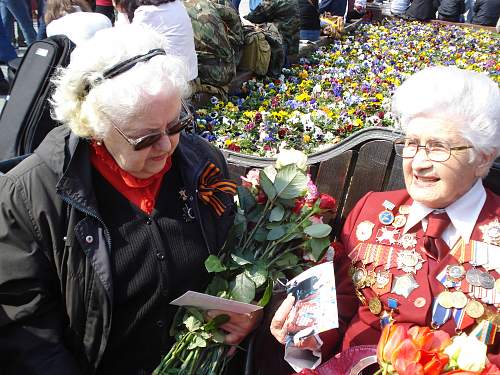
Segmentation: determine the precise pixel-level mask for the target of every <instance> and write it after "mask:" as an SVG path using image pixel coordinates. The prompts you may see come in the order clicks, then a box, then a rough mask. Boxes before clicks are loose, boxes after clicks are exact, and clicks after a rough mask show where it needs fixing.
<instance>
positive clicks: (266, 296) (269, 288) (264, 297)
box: [257, 281, 273, 307]
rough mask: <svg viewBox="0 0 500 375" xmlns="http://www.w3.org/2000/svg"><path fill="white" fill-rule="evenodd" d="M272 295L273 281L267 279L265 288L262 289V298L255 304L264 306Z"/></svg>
mask: <svg viewBox="0 0 500 375" xmlns="http://www.w3.org/2000/svg"><path fill="white" fill-rule="evenodd" d="M272 295H273V283H272V281H268V283H267V286H266V290H264V294H263V295H262V298H261V299H260V300H259V302H258V303H257V305H259V306H262V307H265V306H266V305H267V304H268V303H269V301H270V300H271V297H272Z"/></svg>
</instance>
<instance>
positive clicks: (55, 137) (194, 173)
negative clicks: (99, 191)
mask: <svg viewBox="0 0 500 375" xmlns="http://www.w3.org/2000/svg"><path fill="white" fill-rule="evenodd" d="M199 142H204V140H202V139H200V138H198V137H197V136H194V135H192V134H186V133H181V138H180V141H179V145H178V146H177V149H176V150H175V152H174V158H173V160H174V163H177V165H178V166H179V170H180V171H181V174H182V178H183V180H184V181H185V184H186V187H188V188H189V189H191V190H193V191H192V193H194V190H195V189H197V186H198V181H197V178H198V175H199V174H200V172H201V170H202V169H203V167H204V166H205V165H206V163H207V162H208V161H209V159H208V157H207V156H206V153H203V152H197V150H200V149H201V145H200V144H199ZM35 153H36V154H38V155H39V157H40V158H41V159H42V160H43V161H44V162H45V163H46V164H47V165H48V166H49V168H50V169H52V170H53V171H54V172H55V173H56V174H57V175H58V176H59V181H58V183H57V185H56V192H57V194H58V195H59V196H60V197H61V198H62V199H63V200H65V201H66V202H68V203H70V204H72V205H74V206H76V207H77V208H78V209H80V210H81V211H84V212H86V213H88V214H90V215H92V216H95V217H100V215H99V213H98V210H97V199H96V197H95V194H94V189H93V187H92V167H91V164H90V153H89V146H88V142H87V141H86V140H85V139H83V138H80V137H78V136H76V135H75V134H73V133H72V132H71V131H70V129H69V128H68V127H66V126H59V127H57V128H55V129H53V130H52V131H51V132H50V133H49V134H48V135H47V137H46V138H45V140H44V141H43V142H42V143H41V144H40V146H39V147H38V148H37V150H36V151H35Z"/></svg>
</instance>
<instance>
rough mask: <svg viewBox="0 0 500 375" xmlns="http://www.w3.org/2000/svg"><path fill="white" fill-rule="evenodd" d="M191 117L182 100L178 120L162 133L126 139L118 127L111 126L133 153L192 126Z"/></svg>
mask: <svg viewBox="0 0 500 375" xmlns="http://www.w3.org/2000/svg"><path fill="white" fill-rule="evenodd" d="M193 118H194V117H193V115H192V113H191V111H190V110H189V108H188V106H187V104H186V103H185V102H184V100H181V114H180V116H179V119H178V120H176V121H172V122H171V123H170V124H168V126H167V128H166V129H165V130H163V131H157V132H153V133H150V134H147V135H145V136H143V137H139V138H130V137H128V136H127V135H126V134H125V133H124V132H123V131H122V130H121V129H120V128H119V127H117V126H116V125H115V124H113V127H114V128H115V129H116V131H117V132H118V133H119V134H120V135H121V136H122V137H123V138H124V139H125V140H126V141H127V142H128V143H129V144H130V145H131V146H132V147H133V148H134V150H135V151H139V150H142V149H145V148H146V147H149V146H152V145H153V144H155V143H156V142H158V141H159V140H160V139H161V137H163V136H164V135H175V134H177V133H180V132H181V131H182V130H184V129H185V128H187V127H188V126H190V125H192V123H193Z"/></svg>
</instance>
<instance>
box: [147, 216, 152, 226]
mask: <svg viewBox="0 0 500 375" xmlns="http://www.w3.org/2000/svg"><path fill="white" fill-rule="evenodd" d="M146 224H147V225H151V224H153V220H151V218H150V217H148V218H147V219H146Z"/></svg>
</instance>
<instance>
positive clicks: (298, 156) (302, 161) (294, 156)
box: [276, 149, 307, 171]
mask: <svg viewBox="0 0 500 375" xmlns="http://www.w3.org/2000/svg"><path fill="white" fill-rule="evenodd" d="M290 164H295V165H296V166H297V168H299V169H301V170H303V171H305V170H306V169H307V155H306V154H304V153H303V152H302V151H298V150H293V149H290V150H281V151H280V153H279V154H278V155H277V157H276V169H280V168H282V167H284V166H285V165H290Z"/></svg>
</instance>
